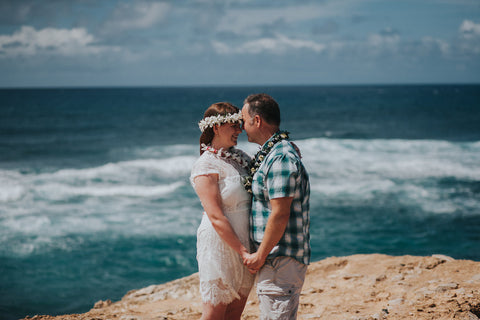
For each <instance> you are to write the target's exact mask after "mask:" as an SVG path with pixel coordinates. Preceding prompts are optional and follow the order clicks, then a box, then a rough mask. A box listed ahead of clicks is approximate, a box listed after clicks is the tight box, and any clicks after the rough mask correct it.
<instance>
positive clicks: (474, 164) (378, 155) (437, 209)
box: [297, 139, 480, 213]
mask: <svg viewBox="0 0 480 320" xmlns="http://www.w3.org/2000/svg"><path fill="white" fill-rule="evenodd" d="M297 144H298V145H299V147H300V149H301V151H302V154H303V157H304V162H305V165H306V166H307V169H308V171H309V173H310V177H311V185H312V192H313V193H315V194H314V196H315V195H316V196H319V197H321V198H322V199H325V201H329V200H332V199H333V200H334V199H342V201H346V200H349V201H351V202H352V204H354V202H355V201H365V200H369V199H375V198H376V197H377V198H378V197H380V196H382V195H394V196H395V199H396V201H398V203H401V204H402V203H403V204H406V205H416V206H418V207H419V208H421V209H422V210H423V211H424V212H431V213H455V212H462V211H465V209H468V211H470V212H472V211H473V210H471V208H472V204H471V203H470V202H472V201H473V202H474V203H475V205H477V206H478V205H480V202H479V201H478V200H476V199H470V202H469V203H470V204H469V205H468V207H465V206H466V205H465V202H464V201H457V200H456V199H455V198H454V197H450V196H449V193H452V192H455V190H449V189H446V188H441V187H439V186H438V182H439V181H440V180H441V179H455V180H464V181H478V180H480V149H479V146H480V145H479V143H477V142H474V143H465V142H463V143H455V142H447V141H428V140H418V141H417V140H415V141H412V140H336V139H308V140H304V141H298V143H297Z"/></svg>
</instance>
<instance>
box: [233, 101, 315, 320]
mask: <svg viewBox="0 0 480 320" xmlns="http://www.w3.org/2000/svg"><path fill="white" fill-rule="evenodd" d="M242 117H243V122H244V129H245V131H246V133H247V136H248V141H250V142H254V143H257V144H259V145H260V146H262V149H261V150H260V151H259V152H258V153H257V155H256V157H255V160H254V163H253V166H252V171H251V174H252V176H253V177H252V179H251V185H250V184H249V185H248V186H247V190H249V191H250V192H251V193H252V196H253V198H252V214H251V217H250V232H251V237H252V241H253V244H254V246H255V248H256V249H257V251H256V252H255V253H253V254H251V255H249V256H248V257H247V258H246V259H245V260H244V263H245V265H246V266H247V267H248V268H249V269H250V272H252V273H256V272H258V277H257V295H258V298H259V302H260V312H261V319H296V316H297V311H298V304H299V298H300V292H301V290H302V286H303V282H304V280H305V273H306V271H307V265H308V264H309V263H310V232H309V227H310V215H309V197H310V184H309V180H308V174H307V172H306V170H305V167H304V166H303V164H302V162H301V160H300V156H299V153H298V152H297V150H296V148H295V147H294V146H293V145H292V144H291V143H290V142H289V141H288V133H287V132H284V131H280V130H279V128H280V109H279V107H278V104H277V102H276V101H275V100H274V99H273V98H272V97H270V96H269V95H267V94H263V93H262V94H253V95H250V96H248V97H247V98H246V99H245V101H244V106H243V109H242Z"/></svg>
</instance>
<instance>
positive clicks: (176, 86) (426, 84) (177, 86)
mask: <svg viewBox="0 0 480 320" xmlns="http://www.w3.org/2000/svg"><path fill="white" fill-rule="evenodd" d="M431 86H442V87H443V86H480V82H424V83H423V82H405V83H396V82H392V83H318V84H315V83H305V84H281V83H277V84H185V85H181V84H172V85H85V86H84V85H65V86H56V85H52V86H49V85H46V86H36V85H32V86H0V90H78V89H80V90H85V89H86V90H89V89H93V90H97V89H183V88H187V89H188V88H281V87H289V88H302V87H304V88H312V87H324V88H332V87H339V88H341V87H346V88H348V87H359V88H362V87H431Z"/></svg>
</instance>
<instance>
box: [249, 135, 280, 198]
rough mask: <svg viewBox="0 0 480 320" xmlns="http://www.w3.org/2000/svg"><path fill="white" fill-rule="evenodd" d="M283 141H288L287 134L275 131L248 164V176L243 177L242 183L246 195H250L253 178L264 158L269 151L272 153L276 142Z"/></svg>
mask: <svg viewBox="0 0 480 320" xmlns="http://www.w3.org/2000/svg"><path fill="white" fill-rule="evenodd" d="M285 139H288V132H287V131H277V132H276V133H275V134H274V135H273V136H272V137H271V138H270V139H269V141H268V142H267V143H265V144H264V145H263V147H262V148H261V149H260V151H258V152H257V154H256V155H255V157H254V158H253V159H252V161H251V162H250V164H249V168H250V170H249V175H248V176H246V177H245V181H244V183H243V185H244V187H245V190H247V192H248V193H252V182H253V176H254V175H255V173H256V172H257V171H258V168H260V165H261V164H262V162H263V160H265V158H266V157H267V156H268V154H269V153H270V151H272V148H273V146H274V145H276V144H277V142H280V141H282V140H285Z"/></svg>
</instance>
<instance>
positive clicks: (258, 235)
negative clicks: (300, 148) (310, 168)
mask: <svg viewBox="0 0 480 320" xmlns="http://www.w3.org/2000/svg"><path fill="white" fill-rule="evenodd" d="M269 141H270V140H268V141H267V142H265V143H268V142H269ZM252 194H253V198H252V214H251V215H250V231H251V238H252V240H253V243H254V245H255V246H256V247H257V248H258V246H259V245H260V243H261V242H262V239H263V236H264V233H265V227H266V225H267V220H268V217H269V215H270V213H271V210H272V208H271V206H270V199H275V198H286V197H293V201H292V205H291V207H290V219H289V221H288V224H287V227H286V230H285V233H284V234H283V237H282V238H281V239H280V241H279V242H278V244H277V245H276V246H275V247H274V248H273V249H272V251H271V252H270V254H269V256H268V258H273V257H277V256H288V257H292V258H294V259H296V260H298V261H299V262H301V263H304V264H307V265H308V264H309V263H310V254H311V253H310V204H309V200H310V183H309V179H308V174H307V171H306V170H305V167H304V166H303V164H302V162H301V160H300V158H299V156H298V154H297V152H296V150H295V149H294V147H293V146H292V144H291V143H290V142H288V141H287V140H282V141H280V142H277V144H276V145H275V146H274V147H273V148H272V150H271V151H270V153H269V154H268V155H267V156H266V158H265V160H264V161H263V162H262V164H261V165H260V168H258V171H257V172H256V173H255V175H254V176H253V181H252Z"/></svg>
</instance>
